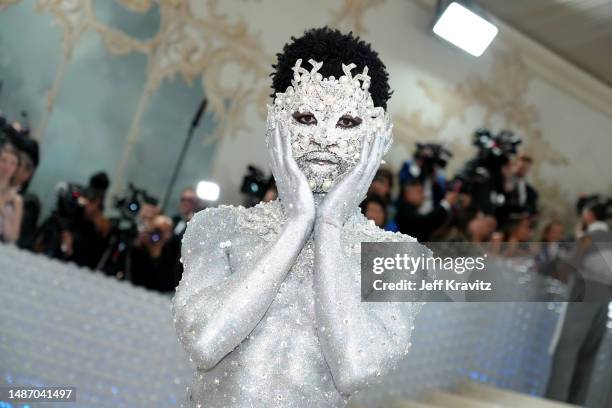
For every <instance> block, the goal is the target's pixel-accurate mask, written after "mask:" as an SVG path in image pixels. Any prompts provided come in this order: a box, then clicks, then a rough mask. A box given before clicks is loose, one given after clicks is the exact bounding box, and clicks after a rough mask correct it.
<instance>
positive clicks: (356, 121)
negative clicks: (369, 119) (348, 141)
mask: <svg viewBox="0 0 612 408" xmlns="http://www.w3.org/2000/svg"><path fill="white" fill-rule="evenodd" d="M360 124H361V118H354V117H352V116H350V115H344V116H342V117H341V118H340V119H338V123H336V127H339V128H342V129H350V128H354V127H356V126H359V125H360Z"/></svg>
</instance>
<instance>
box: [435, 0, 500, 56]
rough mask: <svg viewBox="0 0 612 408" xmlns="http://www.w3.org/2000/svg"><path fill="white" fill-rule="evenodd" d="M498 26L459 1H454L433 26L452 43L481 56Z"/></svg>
mask: <svg viewBox="0 0 612 408" xmlns="http://www.w3.org/2000/svg"><path fill="white" fill-rule="evenodd" d="M497 31H498V30H497V27H495V26H494V25H493V24H491V23H490V22H489V21H487V20H485V19H484V18H482V17H481V16H479V15H478V14H476V13H474V12H472V11H471V10H469V9H467V8H466V7H464V6H462V5H461V4H459V3H457V2H452V3H451V4H450V5H449V6H448V7H447V8H446V9H445V10H444V12H443V13H442V15H441V16H440V18H438V21H436V24H435V25H434V27H433V32H434V33H436V34H437V35H438V36H440V37H442V38H444V39H445V40H446V41H448V42H450V43H451V44H454V45H456V46H457V47H459V48H461V49H463V50H464V51H467V52H468V53H470V54H472V55H473V56H475V57H480V56H481V55H482V53H483V52H484V51H485V50H486V49H487V47H488V46H489V44H491V41H493V39H494V38H495V36H496V35H497Z"/></svg>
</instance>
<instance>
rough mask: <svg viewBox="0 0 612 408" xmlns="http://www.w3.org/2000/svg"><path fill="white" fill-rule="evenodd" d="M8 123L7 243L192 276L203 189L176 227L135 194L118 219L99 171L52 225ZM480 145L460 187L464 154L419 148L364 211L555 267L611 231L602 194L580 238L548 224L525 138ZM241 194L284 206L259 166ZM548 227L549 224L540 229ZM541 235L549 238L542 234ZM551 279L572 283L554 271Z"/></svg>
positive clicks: (145, 196) (154, 279) (20, 133)
mask: <svg viewBox="0 0 612 408" xmlns="http://www.w3.org/2000/svg"><path fill="white" fill-rule="evenodd" d="M0 121H1V122H0V125H1V126H2V139H0V140H1V142H0V145H1V146H2V147H1V156H0V209H1V212H0V241H1V242H3V243H7V244H15V245H17V246H19V247H21V248H23V249H27V250H30V251H34V252H37V253H42V254H45V255H47V256H49V257H52V258H56V259H59V260H62V261H66V262H74V263H76V264H77V265H80V266H83V267H86V268H89V269H92V270H99V271H102V272H104V273H105V274H107V275H111V276H115V277H116V278H117V279H120V280H127V281H130V282H132V283H133V284H135V285H138V286H143V287H146V288H148V289H152V290H157V291H160V292H172V291H174V288H175V287H176V285H177V284H178V282H179V281H180V278H181V273H182V267H181V263H180V244H181V238H182V235H183V233H184V231H185V227H186V224H187V222H188V221H189V220H190V219H191V217H192V216H193V215H194V214H195V213H196V212H198V211H200V210H202V209H204V208H205V206H206V205H205V201H204V200H202V199H201V198H200V197H198V195H197V194H196V190H195V189H194V188H191V187H188V188H185V189H183V190H182V192H181V194H180V202H179V208H178V209H177V212H176V214H175V215H174V216H172V217H171V216H169V215H167V214H163V213H162V210H161V207H160V204H159V200H158V198H157V197H155V195H153V194H149V193H148V192H147V191H146V190H144V189H139V188H137V187H135V186H133V185H129V186H128V189H127V193H126V194H125V195H123V196H121V197H113V199H112V202H113V204H114V208H113V209H110V210H111V211H106V210H107V209H106V208H105V207H104V203H105V202H106V193H107V190H108V187H109V184H110V180H109V178H108V176H107V174H106V173H105V172H99V173H96V174H94V175H92V176H91V177H90V179H89V182H88V183H87V184H86V185H82V184H79V183H72V182H63V183H60V184H59V186H58V188H57V189H56V191H57V198H56V204H55V208H53V210H52V211H51V212H50V215H49V216H47V217H45V218H44V219H41V218H42V217H41V214H42V213H43V211H42V209H41V202H40V200H39V199H38V197H37V196H36V193H35V192H32V191H29V189H28V185H29V183H30V180H31V179H32V178H33V177H34V175H35V172H36V167H37V165H38V162H39V160H40V152H39V146H38V143H37V142H36V141H35V140H34V139H33V138H31V137H30V132H29V129H28V127H27V126H24V125H22V124H20V123H19V122H9V121H7V120H6V119H5V118H4V117H2V118H1V119H0ZM473 143H474V146H475V147H476V151H477V153H476V156H475V157H474V158H473V159H472V160H469V161H468V162H466V163H465V164H464V165H463V167H462V168H461V170H460V171H458V172H457V174H455V175H454V177H450V178H447V177H446V175H445V173H444V169H445V167H446V165H447V163H448V162H449V161H450V160H451V159H452V153H451V152H450V151H449V150H447V149H446V148H445V147H444V146H442V145H440V144H436V143H417V144H416V148H415V152H414V156H413V157H412V158H411V159H409V160H407V161H406V162H405V163H404V164H403V165H402V167H401V169H400V171H399V173H398V174H395V173H394V172H393V171H392V170H391V169H390V168H387V167H382V168H381V169H379V171H378V172H377V174H376V176H375V178H374V180H373V182H372V185H371V187H370V190H369V192H368V195H367V197H366V199H365V200H364V201H363V202H362V204H361V209H362V211H363V213H364V215H365V216H366V217H367V218H369V219H371V220H373V222H374V223H375V224H376V225H377V226H379V227H380V228H384V229H386V230H389V231H399V232H401V233H404V234H408V235H410V236H413V237H416V238H417V239H418V240H419V241H421V242H429V241H451V242H493V243H495V242H497V243H502V242H507V243H514V244H520V243H524V242H529V241H539V242H546V243H549V245H548V244H547V245H546V246H545V247H543V249H542V251H541V253H539V254H538V257H539V258H540V260H545V261H547V262H552V261H554V259H555V258H556V257H557V256H558V255H559V254H561V253H562V252H563V251H564V249H567V248H569V245H570V243H571V242H572V241H573V240H576V239H578V238H580V237H581V236H582V235H583V234H584V233H585V232H590V231H607V229H608V225H607V223H606V222H607V220H608V219H609V218H610V207H612V205H611V203H612V200H610V199H604V198H603V197H601V196H600V195H597V194H593V195H588V196H587V195H585V196H581V197H579V198H578V200H577V204H576V209H577V213H578V218H579V223H578V226H577V227H576V228H575V230H574V231H567V230H566V223H565V222H564V221H563V220H560V219H547V218H545V217H542V215H541V214H540V213H539V210H538V208H539V206H538V193H537V188H536V187H534V186H532V185H531V184H530V183H529V181H528V176H529V170H530V168H531V166H532V164H533V158H532V157H530V156H529V155H527V154H524V153H522V152H521V151H520V145H521V139H520V138H519V137H518V136H516V135H515V134H514V133H512V132H510V131H501V132H499V133H497V134H494V133H492V132H490V131H488V130H486V129H480V130H477V131H476V132H475V133H474V136H473ZM396 183H398V184H399V186H398V188H397V190H398V194H397V196H394V193H393V192H394V185H395V184H396ZM241 192H242V193H243V194H244V197H245V199H244V205H245V206H252V205H255V204H256V203H258V202H260V201H270V200H274V199H276V198H277V192H276V187H275V184H274V180H273V178H272V177H271V176H270V177H267V176H266V175H265V173H264V171H262V170H260V169H258V168H257V167H254V166H248V173H247V175H246V176H245V177H244V180H243V183H242V188H241ZM217 204H218V203H213V204H211V205H217ZM107 213H113V214H116V215H115V216H114V217H108V216H107V215H106V214H107ZM542 219H546V223H545V225H539V223H540V220H542ZM538 230H541V233H540V236H536V235H535V234H536V231H538ZM549 270H550V268H549ZM549 273H550V274H551V276H553V277H555V278H558V279H561V280H566V279H567V277H566V276H562V274H560V273H559V272H558V271H556V270H555V269H554V268H553V269H552V271H550V272H549Z"/></svg>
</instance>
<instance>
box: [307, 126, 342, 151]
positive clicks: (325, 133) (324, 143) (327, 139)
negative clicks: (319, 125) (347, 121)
mask: <svg viewBox="0 0 612 408" xmlns="http://www.w3.org/2000/svg"><path fill="white" fill-rule="evenodd" d="M310 141H311V142H313V143H316V144H318V145H319V146H321V147H328V146H333V145H335V144H336V143H337V141H336V140H335V138H334V137H333V135H332V132H330V131H329V130H328V129H326V128H323V129H321V130H319V131H318V132H315V133H314V134H313V135H312V136H311V138H310Z"/></svg>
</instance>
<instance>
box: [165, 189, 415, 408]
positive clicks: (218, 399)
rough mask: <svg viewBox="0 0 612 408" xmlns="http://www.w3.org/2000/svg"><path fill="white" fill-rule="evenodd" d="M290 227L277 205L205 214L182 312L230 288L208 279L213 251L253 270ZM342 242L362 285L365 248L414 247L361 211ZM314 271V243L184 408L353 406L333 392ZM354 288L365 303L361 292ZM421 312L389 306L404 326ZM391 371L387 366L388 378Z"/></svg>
mask: <svg viewBox="0 0 612 408" xmlns="http://www.w3.org/2000/svg"><path fill="white" fill-rule="evenodd" d="M284 222H285V218H284V215H283V211H282V206H281V205H280V203H279V202H278V201H275V202H271V203H265V204H263V203H262V204H259V205H257V206H256V207H253V208H250V209H245V208H242V207H238V208H236V207H228V206H223V207H220V208H216V209H211V210H206V211H203V212H201V213H198V214H197V215H196V217H195V218H194V219H193V221H191V223H190V224H189V227H188V229H187V233H186V235H185V239H184V241H183V258H184V264H185V274H184V277H183V280H182V281H181V284H180V285H179V288H178V289H177V295H176V297H175V308H177V307H179V308H181V307H183V308H189V307H190V304H189V302H188V300H187V299H189V296H190V295H192V294H194V293H197V292H198V291H199V290H202V288H205V287H207V286H210V285H215V284H219V283H220V282H222V281H223V279H224V278H223V276H222V275H217V276H215V274H214V273H211V274H207V270H206V264H207V258H208V257H210V256H211V255H212V254H213V253H214V251H220V252H224V253H225V256H226V257H227V258H228V260H229V265H231V267H232V268H234V267H236V268H240V267H245V266H248V264H249V263H252V262H254V260H255V259H256V258H257V257H258V255H259V254H261V253H262V251H265V249H266V247H267V246H268V245H269V243H270V242H272V241H273V240H275V239H276V237H277V235H278V233H279V231H280V229H281V228H282V226H283V224H284ZM342 236H343V238H342V240H343V248H344V252H345V253H344V259H345V260H346V268H345V269H346V270H347V277H346V279H351V280H355V282H356V283H358V282H359V271H360V267H359V262H360V253H359V251H360V242H362V241H414V239H412V238H410V237H407V236H403V235H401V234H394V233H389V232H385V231H383V230H380V229H379V228H377V227H375V226H374V225H373V223H371V222H370V221H368V220H366V219H365V218H364V217H363V216H362V215H361V213H359V212H358V210H356V212H355V214H354V215H353V216H352V217H351V218H350V219H349V221H348V222H347V223H346V224H345V227H344V230H343V234H342ZM220 252H217V254H219V253H220ZM314 268H315V266H314V243H313V240H312V237H311V238H310V239H309V240H308V242H307V244H306V245H305V246H304V248H303V249H302V251H301V253H300V254H299V256H298V258H297V260H296V262H295V264H294V266H293V267H292V268H291V270H290V271H289V273H288V274H287V277H286V279H285V280H284V281H283V283H281V284H280V285H279V288H278V293H277V295H276V297H275V299H274V300H273V302H272V304H271V305H270V306H269V308H268V310H267V312H266V313H265V315H264V317H263V318H262V319H261V320H260V321H259V323H258V324H257V325H256V326H255V329H254V330H253V331H252V332H251V333H250V334H249V335H248V336H247V338H246V339H244V340H243V341H242V343H240V345H239V346H238V347H236V348H235V349H234V350H233V351H232V352H230V353H229V354H228V355H227V356H225V358H223V359H222V360H221V361H220V362H219V363H218V364H217V365H216V366H215V367H214V368H212V369H211V370H209V371H204V370H198V371H197V372H196V376H195V379H194V382H193V384H192V385H191V386H190V387H189V389H188V394H187V399H186V401H185V405H184V406H188V407H206V408H221V407H236V408H238V407H239V408H243V407H254V408H264V407H265V408H272V407H279V408H280V407H283V408H291V407H294V408H298V407H300V408H304V407H313V408H326V407H329V408H331V407H334V408H337V407H344V406H345V405H346V402H347V397H348V396H343V395H341V393H340V392H339V391H338V390H337V388H336V386H335V385H334V380H333V378H332V375H331V373H330V369H329V367H328V365H327V363H326V361H325V357H324V355H323V352H322V349H321V345H320V343H319V336H320V335H321V334H322V333H321V331H322V330H323V331H324V328H317V325H316V323H315V299H316V297H315V293H314V289H313V273H314ZM355 287H356V296H359V287H358V286H357V285H356V286H355ZM420 306H421V305H420V304H416V303H414V304H413V303H408V304H403V305H400V306H398V305H396V306H393V307H389V311H388V313H393V314H394V316H393V317H394V318H395V316H396V315H397V316H400V319H403V320H402V321H401V322H400V323H401V324H404V325H412V321H413V320H414V316H415V315H416V314H417V313H418V310H419V309H420ZM373 307H379V308H380V307H385V305H382V304H378V305H374V306H373ZM396 307H401V308H402V309H403V310H402V311H401V313H397V309H396ZM206 308H207V310H194V311H193V312H194V314H195V316H196V317H195V318H196V319H197V318H199V316H201V318H202V319H205V318H206V315H207V314H210V313H214V309H215V305H213V304H211V305H208V306H207V307H206ZM240 323H241V322H239V321H237V322H236V324H240ZM178 331H179V337H181V340H182V342H183V344H186V348H187V351H188V352H189V353H194V352H195V353H197V347H198V346H197V343H193V342H191V343H190V342H189V338H188V336H189V333H184V332H181V328H180V327H179V328H178ZM406 341H408V339H406ZM363 342H364V349H366V350H367V346H368V345H369V344H370V343H371V342H372V339H370V338H368V333H367V332H365V333H363ZM190 345H191V346H190ZM190 347H191V349H190ZM388 347H390V350H389V353H392V354H393V355H397V356H398V357H397V360H399V358H401V357H400V356H403V355H404V354H405V352H406V350H399V349H397V350H396V348H397V347H395V348H393V346H391V345H389V346H388ZM392 348H393V349H392ZM389 368H390V367H381V371H382V372H385V371H387V370H388V369H389Z"/></svg>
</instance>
